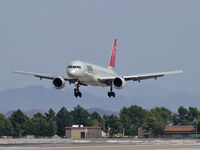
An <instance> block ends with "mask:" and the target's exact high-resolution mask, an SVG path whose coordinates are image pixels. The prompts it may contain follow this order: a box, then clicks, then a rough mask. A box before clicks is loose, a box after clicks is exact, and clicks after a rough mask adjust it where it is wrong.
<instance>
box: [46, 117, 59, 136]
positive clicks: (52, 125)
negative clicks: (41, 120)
mask: <svg viewBox="0 0 200 150" xmlns="http://www.w3.org/2000/svg"><path fill="white" fill-rule="evenodd" d="M56 131H57V125H56V122H55V121H54V120H53V119H51V120H49V121H48V131H47V136H48V137H52V136H54V135H55V134H56Z"/></svg>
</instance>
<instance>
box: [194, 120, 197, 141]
mask: <svg viewBox="0 0 200 150" xmlns="http://www.w3.org/2000/svg"><path fill="white" fill-rule="evenodd" d="M194 121H195V128H196V140H197V118H196V117H195V119H194Z"/></svg>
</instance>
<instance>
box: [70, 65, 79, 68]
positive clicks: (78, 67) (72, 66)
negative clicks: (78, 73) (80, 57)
mask: <svg viewBox="0 0 200 150" xmlns="http://www.w3.org/2000/svg"><path fill="white" fill-rule="evenodd" d="M68 68H78V69H81V66H72V65H69V66H68Z"/></svg>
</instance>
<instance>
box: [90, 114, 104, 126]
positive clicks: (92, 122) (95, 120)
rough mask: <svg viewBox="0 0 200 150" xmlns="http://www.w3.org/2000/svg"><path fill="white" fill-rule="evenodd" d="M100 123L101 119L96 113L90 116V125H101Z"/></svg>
mask: <svg viewBox="0 0 200 150" xmlns="http://www.w3.org/2000/svg"><path fill="white" fill-rule="evenodd" d="M102 123H103V122H102V118H101V116H100V115H99V114H98V113H97V112H96V111H95V112H93V113H92V114H90V123H89V124H90V125H102Z"/></svg>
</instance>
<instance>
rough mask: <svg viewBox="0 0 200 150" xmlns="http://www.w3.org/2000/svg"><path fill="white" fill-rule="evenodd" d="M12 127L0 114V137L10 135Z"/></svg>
mask: <svg viewBox="0 0 200 150" xmlns="http://www.w3.org/2000/svg"><path fill="white" fill-rule="evenodd" d="M12 132H13V127H12V124H11V123H10V120H9V119H7V118H6V117H5V116H4V115H3V114H1V113H0V136H10V135H12Z"/></svg>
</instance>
